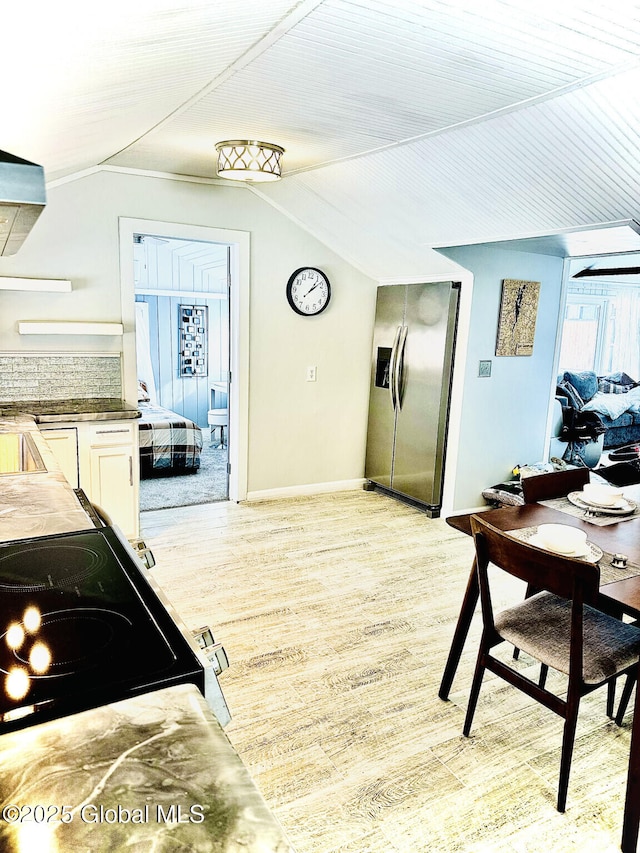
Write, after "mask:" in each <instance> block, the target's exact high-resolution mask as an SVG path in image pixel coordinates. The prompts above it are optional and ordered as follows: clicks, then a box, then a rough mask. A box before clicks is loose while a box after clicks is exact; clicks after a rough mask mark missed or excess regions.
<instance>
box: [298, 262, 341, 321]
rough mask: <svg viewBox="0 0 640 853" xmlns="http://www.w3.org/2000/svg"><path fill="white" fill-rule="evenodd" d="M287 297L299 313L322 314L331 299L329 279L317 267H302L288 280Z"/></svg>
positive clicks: (307, 315) (306, 314)
mask: <svg viewBox="0 0 640 853" xmlns="http://www.w3.org/2000/svg"><path fill="white" fill-rule="evenodd" d="M287 299H288V300H289V305H290V306H291V307H292V308H293V310H294V311H295V312H296V313H297V314H303V315H304V316H305V317H311V316H314V315H315V314H320V312H321V311H324V309H325V308H326V307H327V305H328V304H329V300H330V299H331V285H330V284H329V279H328V278H327V277H326V275H325V274H324V273H323V272H322V270H318V269H316V268H315V267H301V268H300V269H299V270H296V271H295V272H294V273H293V275H292V276H291V278H290V279H289V281H288V282H287Z"/></svg>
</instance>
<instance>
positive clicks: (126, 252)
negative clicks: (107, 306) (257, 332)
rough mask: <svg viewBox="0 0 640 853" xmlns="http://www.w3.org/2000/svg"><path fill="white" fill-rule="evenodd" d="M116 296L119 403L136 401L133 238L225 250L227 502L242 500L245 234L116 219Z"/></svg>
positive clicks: (246, 327)
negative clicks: (227, 251) (227, 297)
mask: <svg viewBox="0 0 640 853" xmlns="http://www.w3.org/2000/svg"><path fill="white" fill-rule="evenodd" d="M118 233H119V241H120V245H119V255H120V296H121V309H122V324H123V326H124V334H123V338H122V387H123V390H124V397H125V400H126V401H127V402H129V403H131V404H133V405H137V402H138V379H137V370H136V336H135V329H136V323H135V281H134V258H133V237H134V234H144V235H148V236H150V237H167V238H172V237H173V238H175V239H180V240H195V241H199V242H208V243H220V244H224V245H228V246H229V247H230V261H231V269H230V277H231V293H230V300H229V317H230V336H229V372H230V382H229V396H228V400H229V465H230V468H231V470H230V472H229V500H231V501H236V502H237V501H242V500H246V497H247V480H248V455H249V452H248V451H249V265H250V235H249V233H248V232H247V231H231V230H227V229H225V228H211V227H209V226H206V225H185V224H181V223H176V222H158V221H156V220H151V219H131V218H128V217H122V216H121V217H119V218H118Z"/></svg>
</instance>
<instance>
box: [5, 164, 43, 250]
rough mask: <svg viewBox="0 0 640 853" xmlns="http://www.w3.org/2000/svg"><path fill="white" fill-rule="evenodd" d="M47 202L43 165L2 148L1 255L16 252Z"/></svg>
mask: <svg viewBox="0 0 640 853" xmlns="http://www.w3.org/2000/svg"><path fill="white" fill-rule="evenodd" d="M46 203H47V200H46V193H45V185H44V169H43V168H42V166H38V165H37V164H36V163H30V162H29V161H28V160H22V159H21V158H20V157H15V156H14V155H13V154H7V152H6V151H0V255H15V253H16V252H17V251H18V249H19V248H20V246H22V244H23V243H24V241H25V239H26V238H27V236H28V234H29V232H30V231H31V229H32V228H33V226H34V224H35V221H36V219H37V218H38V217H39V216H40V214H41V213H42V211H43V209H44V206H45V204H46Z"/></svg>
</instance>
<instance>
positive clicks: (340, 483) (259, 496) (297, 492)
mask: <svg viewBox="0 0 640 853" xmlns="http://www.w3.org/2000/svg"><path fill="white" fill-rule="evenodd" d="M364 482H365V480H364V479H363V478H362V479H360V478H359V479H356V480H335V481H333V482H331V483H308V484H306V485H302V486H283V487H281V488H279V489H262V490H261V491H256V492H247V497H246V500H247V501H272V500H276V499H277V498H299V497H304V496H307V495H322V494H326V493H327V492H348V491H353V490H354V489H361V488H362V486H363V484H364Z"/></svg>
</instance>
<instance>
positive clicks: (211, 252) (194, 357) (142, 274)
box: [133, 234, 230, 512]
mask: <svg viewBox="0 0 640 853" xmlns="http://www.w3.org/2000/svg"><path fill="white" fill-rule="evenodd" d="M133 253H134V282H135V301H136V305H135V309H136V370H137V378H138V408H139V409H140V411H141V413H142V416H141V418H140V421H139V422H138V424H139V440H140V509H141V511H143V512H144V511H146V510H153V509H165V508H168V507H176V506H190V505H193V504H202V503H213V502H216V501H223V500H227V499H228V496H229V487H228V448H229V440H228V436H229V404H228V394H229V388H228V378H229V289H230V247H229V246H228V245H224V244H219V243H209V242H202V241H192V240H182V239H174V238H167V237H156V236H153V235H148V234H134V237H133Z"/></svg>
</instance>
